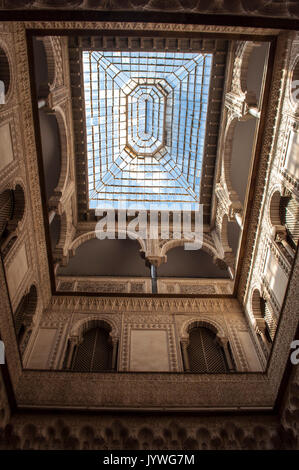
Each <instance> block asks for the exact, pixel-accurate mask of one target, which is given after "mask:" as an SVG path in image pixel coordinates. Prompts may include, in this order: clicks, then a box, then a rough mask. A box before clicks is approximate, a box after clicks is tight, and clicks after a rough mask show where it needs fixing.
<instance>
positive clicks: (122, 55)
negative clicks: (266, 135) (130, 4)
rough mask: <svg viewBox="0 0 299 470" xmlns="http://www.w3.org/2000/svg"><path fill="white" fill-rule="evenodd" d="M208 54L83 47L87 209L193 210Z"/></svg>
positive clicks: (197, 188)
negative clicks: (105, 49) (84, 48)
mask: <svg viewBox="0 0 299 470" xmlns="http://www.w3.org/2000/svg"><path fill="white" fill-rule="evenodd" d="M211 66H212V54H196V53H179V52H142V51H139V52H130V51H129V52H107V51H83V71H84V97H85V115H86V133H87V159H88V190H89V207H90V208H91V209H92V208H100V209H107V208H111V207H115V208H117V207H119V203H120V202H121V204H122V207H123V208H128V209H136V210H137V209H146V210H149V209H152V210H181V209H184V208H189V209H191V210H195V209H197V208H198V204H199V192H200V177H201V168H202V159H203V153H204V142H205V132H206V118H207V108H208V95H209V85H210V74H211Z"/></svg>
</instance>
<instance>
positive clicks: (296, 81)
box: [290, 57, 299, 107]
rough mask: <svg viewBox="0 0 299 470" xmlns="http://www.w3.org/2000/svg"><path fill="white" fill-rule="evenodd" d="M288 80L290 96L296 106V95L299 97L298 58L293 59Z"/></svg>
mask: <svg viewBox="0 0 299 470" xmlns="http://www.w3.org/2000/svg"><path fill="white" fill-rule="evenodd" d="M291 75H292V76H291V82H290V88H291V89H290V96H291V101H292V102H293V104H294V105H295V106H296V107H297V106H298V97H299V90H298V88H299V86H298V85H299V58H298V57H297V60H296V61H295V64H294V67H293V70H292V74H291Z"/></svg>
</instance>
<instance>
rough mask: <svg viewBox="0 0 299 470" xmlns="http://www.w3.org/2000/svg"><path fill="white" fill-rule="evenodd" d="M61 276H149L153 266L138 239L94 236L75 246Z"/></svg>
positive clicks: (60, 273)
mask: <svg viewBox="0 0 299 470" xmlns="http://www.w3.org/2000/svg"><path fill="white" fill-rule="evenodd" d="M58 275H61V276H113V277H125V276H128V277H149V275H150V270H149V268H148V267H147V266H146V265H145V261H144V260H143V259H142V257H141V254H140V244H139V243H138V242H137V241H136V240H130V239H125V240H118V239H116V240H109V239H106V240H99V239H98V238H92V239H90V240H88V241H86V242H84V243H82V245H80V246H79V247H78V248H77V249H76V254H75V256H73V257H72V258H71V259H70V260H69V263H68V265H67V266H64V267H63V266H61V267H60V268H59V270H58Z"/></svg>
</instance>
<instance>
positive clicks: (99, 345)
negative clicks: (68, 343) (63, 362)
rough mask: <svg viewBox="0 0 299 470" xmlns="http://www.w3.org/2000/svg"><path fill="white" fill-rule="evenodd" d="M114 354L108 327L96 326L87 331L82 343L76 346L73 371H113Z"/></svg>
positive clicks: (72, 365)
mask: <svg viewBox="0 0 299 470" xmlns="http://www.w3.org/2000/svg"><path fill="white" fill-rule="evenodd" d="M112 353H113V346H112V343H111V340H110V337H109V331H108V329H107V327H104V326H96V327H94V328H91V329H89V330H87V331H86V332H85V333H84V335H83V339H82V342H81V343H80V344H79V345H77V346H76V348H75V351H74V356H73V359H72V364H71V369H72V370H73V371H78V372H103V371H111V370H112Z"/></svg>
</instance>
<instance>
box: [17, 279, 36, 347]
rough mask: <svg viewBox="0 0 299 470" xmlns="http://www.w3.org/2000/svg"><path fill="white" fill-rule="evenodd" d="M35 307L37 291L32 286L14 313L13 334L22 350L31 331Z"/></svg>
mask: <svg viewBox="0 0 299 470" xmlns="http://www.w3.org/2000/svg"><path fill="white" fill-rule="evenodd" d="M36 306H37V290H36V287H35V285H32V286H31V287H30V290H29V292H28V293H27V294H26V295H24V296H23V297H22V299H21V301H20V303H19V305H18V307H17V309H16V311H15V313H14V324H15V332H16V336H17V340H18V344H19V346H21V347H22V350H24V349H25V347H26V345H27V343H28V340H29V337H30V334H31V331H32V320H33V316H34V314H35V311H36Z"/></svg>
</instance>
